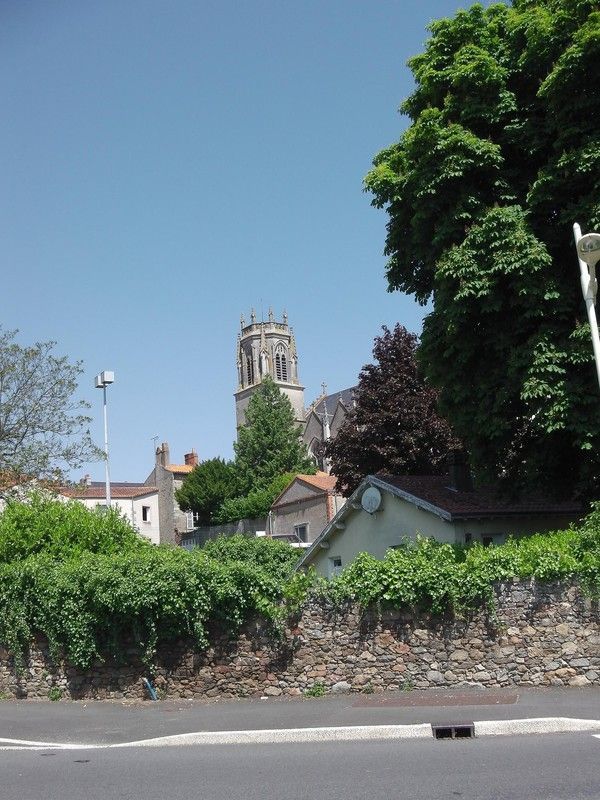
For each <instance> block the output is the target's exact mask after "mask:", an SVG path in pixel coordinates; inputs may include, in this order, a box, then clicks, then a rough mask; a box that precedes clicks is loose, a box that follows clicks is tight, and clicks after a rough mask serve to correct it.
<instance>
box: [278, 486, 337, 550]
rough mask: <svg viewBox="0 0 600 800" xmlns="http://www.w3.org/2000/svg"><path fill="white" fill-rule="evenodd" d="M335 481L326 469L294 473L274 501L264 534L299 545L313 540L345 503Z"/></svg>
mask: <svg viewBox="0 0 600 800" xmlns="http://www.w3.org/2000/svg"><path fill="white" fill-rule="evenodd" d="M335 481H336V479H335V478H334V477H333V475H328V474H327V473H325V472H318V473H317V474H316V475H297V476H296V477H295V478H294V480H293V481H292V482H291V483H290V484H289V485H288V486H287V487H286V488H285V489H284V490H283V492H281V494H280V495H279V496H278V497H276V498H275V500H274V501H273V504H272V506H271V511H270V514H269V519H268V525H267V535H270V536H272V537H274V538H285V539H289V540H290V541H292V542H293V543H298V544H309V543H310V542H312V541H314V540H315V539H316V538H317V536H318V535H319V534H320V533H321V531H322V530H323V528H325V526H326V525H327V523H328V522H330V521H331V520H332V519H333V517H334V516H335V515H336V514H337V512H338V511H339V509H340V508H341V507H342V505H343V504H344V499H343V497H341V496H340V495H337V494H336V493H335Z"/></svg>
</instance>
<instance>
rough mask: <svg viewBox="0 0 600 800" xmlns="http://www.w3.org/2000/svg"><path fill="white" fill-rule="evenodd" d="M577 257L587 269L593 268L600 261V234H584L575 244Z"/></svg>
mask: <svg viewBox="0 0 600 800" xmlns="http://www.w3.org/2000/svg"><path fill="white" fill-rule="evenodd" d="M577 255H578V256H579V258H580V259H581V260H582V261H585V263H586V264H587V265H588V267H595V266H596V264H597V263H598V261H600V233H586V234H585V236H582V237H581V239H580V240H579V241H578V242H577Z"/></svg>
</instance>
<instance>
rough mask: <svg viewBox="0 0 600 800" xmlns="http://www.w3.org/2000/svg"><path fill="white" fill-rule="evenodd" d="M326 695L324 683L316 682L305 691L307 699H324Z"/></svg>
mask: <svg viewBox="0 0 600 800" xmlns="http://www.w3.org/2000/svg"><path fill="white" fill-rule="evenodd" d="M324 694H325V684H324V683H323V682H322V681H315V682H314V683H313V685H312V686H309V688H308V689H305V690H304V696H305V697H323V695H324Z"/></svg>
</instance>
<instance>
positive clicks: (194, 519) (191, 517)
mask: <svg viewBox="0 0 600 800" xmlns="http://www.w3.org/2000/svg"><path fill="white" fill-rule="evenodd" d="M199 525H200V514H199V513H198V512H197V511H186V512H185V529H186V531H193V530H195V529H196V528H197V527H198V526H199Z"/></svg>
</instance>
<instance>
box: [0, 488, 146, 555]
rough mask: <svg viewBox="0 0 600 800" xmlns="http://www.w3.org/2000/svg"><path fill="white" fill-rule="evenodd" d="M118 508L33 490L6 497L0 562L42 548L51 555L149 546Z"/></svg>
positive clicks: (0, 518) (1, 518) (1, 521)
mask: <svg viewBox="0 0 600 800" xmlns="http://www.w3.org/2000/svg"><path fill="white" fill-rule="evenodd" d="M149 546H150V545H149V543H147V542H146V541H145V540H143V539H141V537H140V536H139V535H138V534H137V533H136V532H135V530H134V529H133V528H132V527H131V525H130V524H129V523H128V522H127V520H126V519H124V518H123V517H122V516H121V515H120V514H119V512H118V511H116V510H114V509H111V510H108V509H94V510H91V509H89V508H86V507H85V506H84V505H83V503H79V502H77V501H76V500H71V501H69V502H61V501H59V500H56V499H54V498H52V497H48V496H45V495H43V494H39V493H33V494H31V495H30V497H29V498H28V500H27V502H18V501H15V500H10V501H9V502H8V504H7V506H6V509H5V510H4V512H3V513H2V514H0V563H9V562H11V561H17V560H20V559H23V558H27V557H28V556H31V555H34V554H36V553H41V552H44V553H46V554H47V555H50V556H53V557H55V558H64V557H67V556H72V555H74V554H75V553H83V552H85V551H89V552H91V553H105V554H110V553H122V552H127V551H131V550H136V551H137V550H141V549H143V548H144V547H149Z"/></svg>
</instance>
